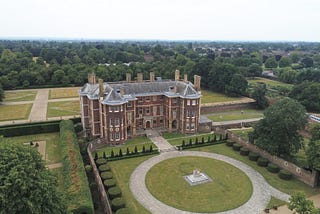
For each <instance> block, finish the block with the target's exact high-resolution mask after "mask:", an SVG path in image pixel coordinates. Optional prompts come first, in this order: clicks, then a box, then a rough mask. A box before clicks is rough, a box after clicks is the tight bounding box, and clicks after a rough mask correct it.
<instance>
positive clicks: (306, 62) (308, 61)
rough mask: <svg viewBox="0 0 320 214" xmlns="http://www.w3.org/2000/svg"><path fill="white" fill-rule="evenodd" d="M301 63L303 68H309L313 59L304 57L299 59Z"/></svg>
mask: <svg viewBox="0 0 320 214" xmlns="http://www.w3.org/2000/svg"><path fill="white" fill-rule="evenodd" d="M301 63H302V64H303V65H304V67H305V68H309V67H312V66H313V59H312V58H311V57H305V58H303V59H302V60H301Z"/></svg>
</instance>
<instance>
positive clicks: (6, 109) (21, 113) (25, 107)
mask: <svg viewBox="0 0 320 214" xmlns="http://www.w3.org/2000/svg"><path fill="white" fill-rule="evenodd" d="M31 107H32V104H19V105H0V112H1V114H0V121H8V120H23V119H28V117H29V114H30V111H31Z"/></svg>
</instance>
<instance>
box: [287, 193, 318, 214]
mask: <svg viewBox="0 0 320 214" xmlns="http://www.w3.org/2000/svg"><path fill="white" fill-rule="evenodd" d="M288 208H289V209H290V210H292V211H294V213H297V214H319V213H320V209H319V208H316V207H315V206H314V204H313V202H312V201H311V200H308V199H307V198H306V196H305V194H303V193H301V192H298V193H296V194H294V195H293V196H291V197H290V199H289V205H288Z"/></svg>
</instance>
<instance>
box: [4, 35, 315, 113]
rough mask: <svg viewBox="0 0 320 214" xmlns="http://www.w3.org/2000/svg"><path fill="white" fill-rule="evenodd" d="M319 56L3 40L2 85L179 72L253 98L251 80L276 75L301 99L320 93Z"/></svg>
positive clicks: (223, 47)
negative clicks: (270, 73) (268, 72)
mask: <svg viewBox="0 0 320 214" xmlns="http://www.w3.org/2000/svg"><path fill="white" fill-rule="evenodd" d="M319 51H320V43H302V42H301V43H267V42H261V43H249V42H247V43H235V42H166V41H147V42H142V41H136V42H133V41H132V42H123V41H114V42H111V41H96V42H93V41H91V42H89V41H22V40H17V41H0V54H1V58H0V84H1V85H2V88H3V89H5V90H7V89H18V88H34V87H48V86H69V85H78V86H79V85H83V84H84V83H85V82H86V81H87V75H88V73H91V72H95V73H96V75H97V76H98V77H99V78H102V79H103V80H104V81H119V80H124V79H125V73H127V72H129V73H132V76H133V77H135V76H136V74H137V73H138V72H142V73H143V74H144V76H145V78H147V76H148V73H149V72H150V71H153V72H155V74H156V76H161V77H162V78H164V79H167V78H174V71H175V70H176V69H179V70H180V71H181V73H182V74H188V75H189V80H191V81H193V75H194V74H198V75H201V76H202V82H201V83H202V87H204V88H207V89H211V90H213V91H217V92H223V93H226V94H229V95H231V96H239V95H248V90H247V86H248V83H247V78H250V77H256V76H260V75H261V72H262V71H263V70H272V71H273V72H274V73H275V74H276V76H277V78H278V79H279V80H280V81H283V82H286V83H293V84H296V85H297V87H298V86H299V84H304V85H303V87H301V86H300V87H298V88H297V89H294V92H293V93H292V94H291V95H290V96H291V97H293V98H296V99H298V100H299V99H301V97H302V99H304V98H303V97H305V94H306V93H307V94H308V93H310V91H314V90H317V91H319V90H320V85H319V84H320V83H319V82H320V52H319ZM306 81H308V82H306ZM306 85H307V88H309V87H310V89H309V90H307V91H305V90H304V88H305V86H306ZM309 85H310V86H309ZM0 91H1V87H0ZM301 94H303V95H301ZM313 97H314V96H313ZM302 102H305V103H308V102H307V101H302ZM318 105H319V104H312V105H311V106H310V107H308V108H310V109H311V110H317V109H318V107H320V106H318Z"/></svg>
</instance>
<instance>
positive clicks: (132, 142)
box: [97, 136, 157, 157]
mask: <svg viewBox="0 0 320 214" xmlns="http://www.w3.org/2000/svg"><path fill="white" fill-rule="evenodd" d="M151 145H152V147H153V149H157V147H156V146H155V145H154V144H153V143H152V142H151V140H150V139H149V138H147V137H144V136H140V137H134V138H132V139H129V140H127V142H126V143H125V144H123V145H118V146H109V145H108V146H105V147H103V148H101V149H98V150H97V152H98V156H99V157H102V156H103V152H105V154H106V156H110V154H111V151H113V152H114V154H115V155H117V154H119V150H120V149H121V150H122V153H123V154H126V151H127V148H129V151H130V152H131V151H134V148H135V147H137V149H138V151H142V148H143V146H144V147H145V149H149V148H150V146H151Z"/></svg>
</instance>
